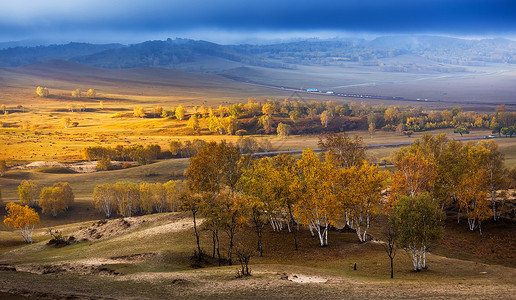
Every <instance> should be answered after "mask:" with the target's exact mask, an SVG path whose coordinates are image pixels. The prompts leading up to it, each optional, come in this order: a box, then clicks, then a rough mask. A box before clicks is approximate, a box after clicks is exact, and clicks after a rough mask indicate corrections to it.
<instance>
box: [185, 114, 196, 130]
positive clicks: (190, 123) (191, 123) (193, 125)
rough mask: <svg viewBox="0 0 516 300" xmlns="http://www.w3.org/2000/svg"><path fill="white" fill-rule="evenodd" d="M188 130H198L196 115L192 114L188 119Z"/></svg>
mask: <svg viewBox="0 0 516 300" xmlns="http://www.w3.org/2000/svg"><path fill="white" fill-rule="evenodd" d="M186 126H187V127H188V128H192V129H193V130H194V131H195V130H197V129H198V128H199V120H198V119H197V115H196V114H192V115H191V116H190V119H188V123H187V124H186Z"/></svg>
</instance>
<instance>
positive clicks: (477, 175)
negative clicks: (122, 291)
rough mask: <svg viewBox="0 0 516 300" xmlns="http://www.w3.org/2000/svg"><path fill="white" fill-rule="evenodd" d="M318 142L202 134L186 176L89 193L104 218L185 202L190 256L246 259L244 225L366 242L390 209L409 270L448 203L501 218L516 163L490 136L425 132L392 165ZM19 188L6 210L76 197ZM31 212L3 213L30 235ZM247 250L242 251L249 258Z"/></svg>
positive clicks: (356, 149) (421, 261) (348, 146)
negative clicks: (261, 147) (258, 141)
mask: <svg viewBox="0 0 516 300" xmlns="http://www.w3.org/2000/svg"><path fill="white" fill-rule="evenodd" d="M172 145H174V146H175V147H176V146H178V145H177V144H176V143H173V144H172ZM179 146H181V145H179ZM320 146H321V147H324V148H326V149H328V151H327V152H325V153H322V154H321V155H318V154H317V153H315V152H313V151H312V150H310V149H307V150H305V151H303V154H302V156H301V157H300V158H297V159H296V158H294V157H292V156H290V155H287V154H279V155H277V156H274V157H263V158H253V157H252V156H250V155H242V154H241V153H240V151H239V150H238V148H237V147H235V146H234V145H232V144H230V143H227V142H224V141H223V142H220V143H216V142H208V143H206V142H204V143H203V144H202V145H200V146H199V149H198V150H196V151H195V153H192V157H191V158H190V166H189V167H188V169H187V170H186V173H185V174H186V177H187V179H186V180H185V181H183V180H175V181H168V182H166V183H141V184H137V183H133V182H117V183H115V184H101V185H97V186H96V187H95V190H94V191H93V203H94V205H95V207H96V208H97V209H98V210H99V211H100V212H101V213H102V214H103V215H104V216H105V217H106V218H112V217H114V216H122V217H131V216H134V215H142V214H152V213H162V212H174V211H180V210H182V211H187V212H191V213H192V216H193V222H194V226H193V227H194V232H195V236H196V241H197V249H196V250H195V256H196V259H197V260H198V261H199V262H202V261H203V260H204V259H205V258H206V257H208V256H211V257H212V258H216V259H217V261H218V264H219V265H222V264H224V263H225V262H227V263H228V264H229V265H231V264H232V263H233V261H234V256H233V255H237V256H238V259H239V260H242V259H244V258H243V257H242V256H241V254H242V253H240V254H238V253H237V254H235V253H236V252H235V245H236V244H235V236H236V235H238V232H239V231H240V230H242V229H243V228H244V227H249V228H252V231H254V232H255V233H256V237H255V239H254V240H255V241H256V251H257V253H259V255H260V256H262V255H263V253H264V251H266V250H264V249H267V247H266V245H264V244H263V239H262V237H263V233H264V228H265V226H270V228H271V230H273V231H277V232H281V231H287V232H289V233H290V235H291V238H292V242H291V243H292V246H291V247H292V250H293V251H295V250H297V249H298V240H297V235H298V234H299V231H300V230H303V228H306V229H307V230H309V232H310V233H311V235H312V237H313V238H314V239H317V240H318V241H319V244H320V246H321V247H324V246H328V245H329V243H331V240H329V239H328V232H329V231H330V230H332V228H334V227H335V226H338V224H340V225H341V226H342V225H345V227H346V228H347V229H348V230H351V231H353V232H355V233H356V235H357V239H358V240H359V241H360V242H366V241H368V240H370V239H371V238H372V237H371V236H370V235H369V234H368V230H369V228H370V226H371V223H372V222H374V220H375V216H378V215H388V216H389V222H388V223H389V228H390V229H389V232H390V235H389V236H388V237H389V238H388V242H389V248H386V249H390V252H389V251H388V253H391V254H389V255H392V254H393V249H394V248H396V247H400V248H403V249H405V251H406V252H407V253H408V254H409V255H410V257H411V260H412V263H413V268H414V271H421V270H422V269H426V268H427V264H426V253H427V252H428V250H429V249H430V248H431V247H432V245H433V242H435V241H436V240H438V239H440V238H441V237H442V235H443V233H444V231H443V228H444V220H445V218H446V212H448V213H450V212H453V211H454V212H455V213H456V215H457V222H460V221H467V223H468V227H469V229H470V230H476V229H478V230H479V233H480V234H482V222H484V221H486V220H487V219H488V218H493V219H494V220H499V219H500V216H501V215H502V214H503V213H504V211H505V209H506V207H505V200H500V199H499V198H500V197H497V193H498V194H501V195H502V197H505V198H504V199H506V198H507V197H508V196H509V195H508V193H509V189H511V188H514V185H515V182H514V178H513V177H514V176H512V174H513V173H514V171H509V170H507V169H505V168H504V167H503V160H504V156H503V154H502V153H501V152H500V151H499V150H498V146H497V144H496V143H495V142H494V141H492V140H489V141H481V142H479V143H476V144H475V143H473V142H468V143H462V142H460V141H453V140H448V139H447V137H446V136H445V135H442V134H441V135H437V136H432V135H428V134H427V135H423V137H422V138H421V139H419V140H416V141H415V142H414V143H413V144H412V145H410V146H409V147H405V148H402V149H401V150H400V151H398V152H397V153H396V157H395V166H396V170H395V172H394V173H390V172H388V171H385V170H381V169H380V167H379V166H378V165H375V164H371V163H370V162H368V161H367V159H366V156H365V147H364V144H363V142H362V140H361V138H359V137H358V136H355V137H349V136H347V135H336V134H331V135H328V136H327V137H326V138H325V139H324V140H321V141H320ZM179 148H181V147H179ZM100 150H102V149H98V151H100ZM119 150H120V149H119ZM178 151H179V150H178ZM18 192H19V196H20V202H21V204H22V205H26V207H27V208H26V209H22V208H17V206H16V207H15V206H13V205H14V204H13V203H10V204H8V207H7V208H8V210H9V211H12V212H10V213H9V214H10V216H11V217H9V218H10V219H9V220H11V219H13V218H16V217H18V216H17V214H18V215H20V216H19V217H20V218H21V219H20V220H24V218H25V217H24V215H23V214H28V213H29V212H28V211H25V210H27V209H29V208H28V207H29V206H31V207H34V208H41V212H42V213H43V214H50V215H52V216H54V217H56V216H57V215H58V214H62V213H64V212H65V211H66V210H67V209H68V208H69V207H70V206H71V205H73V202H74V195H73V191H72V189H71V187H70V185H69V184H68V183H64V182H60V183H56V184H54V185H53V186H52V187H42V186H41V185H40V184H38V183H37V182H35V181H31V180H25V181H23V182H22V183H21V185H20V186H19V187H18ZM20 207H22V206H20ZM34 213H35V212H34ZM35 214H36V215H37V213H35ZM31 216H32V215H31ZM27 218H28V217H27ZM29 219H30V220H33V221H30V222H29V221H27V222H29V223H28V225H23V224H22V225H19V224H18V223H15V222H14V221H5V222H7V223H6V224H8V225H10V226H15V228H25V229H23V230H25V231H23V232H22V234H23V236H24V238H25V240H26V241H27V242H30V238H28V237H27V236H28V235H30V234H29V233H28V232H29V231H31V230H33V227H34V225H35V224H36V223H37V222H35V221H34V220H35V217H30V218H29ZM200 219H202V222H200ZM6 220H7V219H6ZM20 222H21V221H20ZM22 223H23V222H22ZM201 223H202V225H201ZM14 224H18V225H14ZM20 224H21V223H20ZM24 224H25V223H24ZM27 226H29V227H27ZM27 228H28V229H30V230H29V231H27V230H28V229H27ZM201 230H207V231H208V232H209V233H210V235H211V237H212V239H211V240H212V244H211V245H201V243H200V238H199V235H200V232H201ZM222 234H224V235H225V236H226V237H227V239H222V238H221V235H222ZM248 238H249V237H248ZM379 238H381V237H379ZM223 240H224V241H226V242H227V244H223ZM207 249H211V251H209V252H208V250H207ZM240 250H242V249H240ZM244 250H245V249H244ZM242 251H243V250H242ZM244 252H245V251H244ZM246 257H247V256H246ZM249 259H250V257H248V258H245V260H246V261H247V264H248V263H249Z"/></svg>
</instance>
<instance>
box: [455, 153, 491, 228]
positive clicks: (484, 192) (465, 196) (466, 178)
mask: <svg viewBox="0 0 516 300" xmlns="http://www.w3.org/2000/svg"><path fill="white" fill-rule="evenodd" d="M488 153H489V150H487V149H486V148H483V147H482V146H480V145H479V146H478V147H474V146H469V147H467V154H466V165H465V167H466V168H465V169H464V171H463V176H462V177H461V182H460V183H459V186H458V192H457V194H458V200H459V205H460V208H461V209H462V210H463V211H465V212H466V216H467V218H468V226H469V229H470V230H472V231H473V230H475V228H476V225H477V223H478V226H479V230H480V234H482V227H481V222H482V221H484V220H486V219H487V218H489V217H490V216H491V213H492V211H491V209H490V207H489V200H488V193H489V181H488V178H489V175H488V171H487V169H486V168H485V164H486V160H487V156H488Z"/></svg>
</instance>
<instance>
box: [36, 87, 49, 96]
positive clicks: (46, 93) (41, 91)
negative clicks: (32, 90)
mask: <svg viewBox="0 0 516 300" xmlns="http://www.w3.org/2000/svg"><path fill="white" fill-rule="evenodd" d="M36 94H37V95H38V96H39V97H48V96H49V95H50V93H49V91H48V88H46V87H40V86H38V87H37V88H36Z"/></svg>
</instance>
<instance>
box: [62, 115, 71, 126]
mask: <svg viewBox="0 0 516 300" xmlns="http://www.w3.org/2000/svg"><path fill="white" fill-rule="evenodd" d="M71 122H72V121H71V120H70V118H69V117H64V118H62V119H61V123H62V124H63V127H64V128H68V127H70V123H71Z"/></svg>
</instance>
